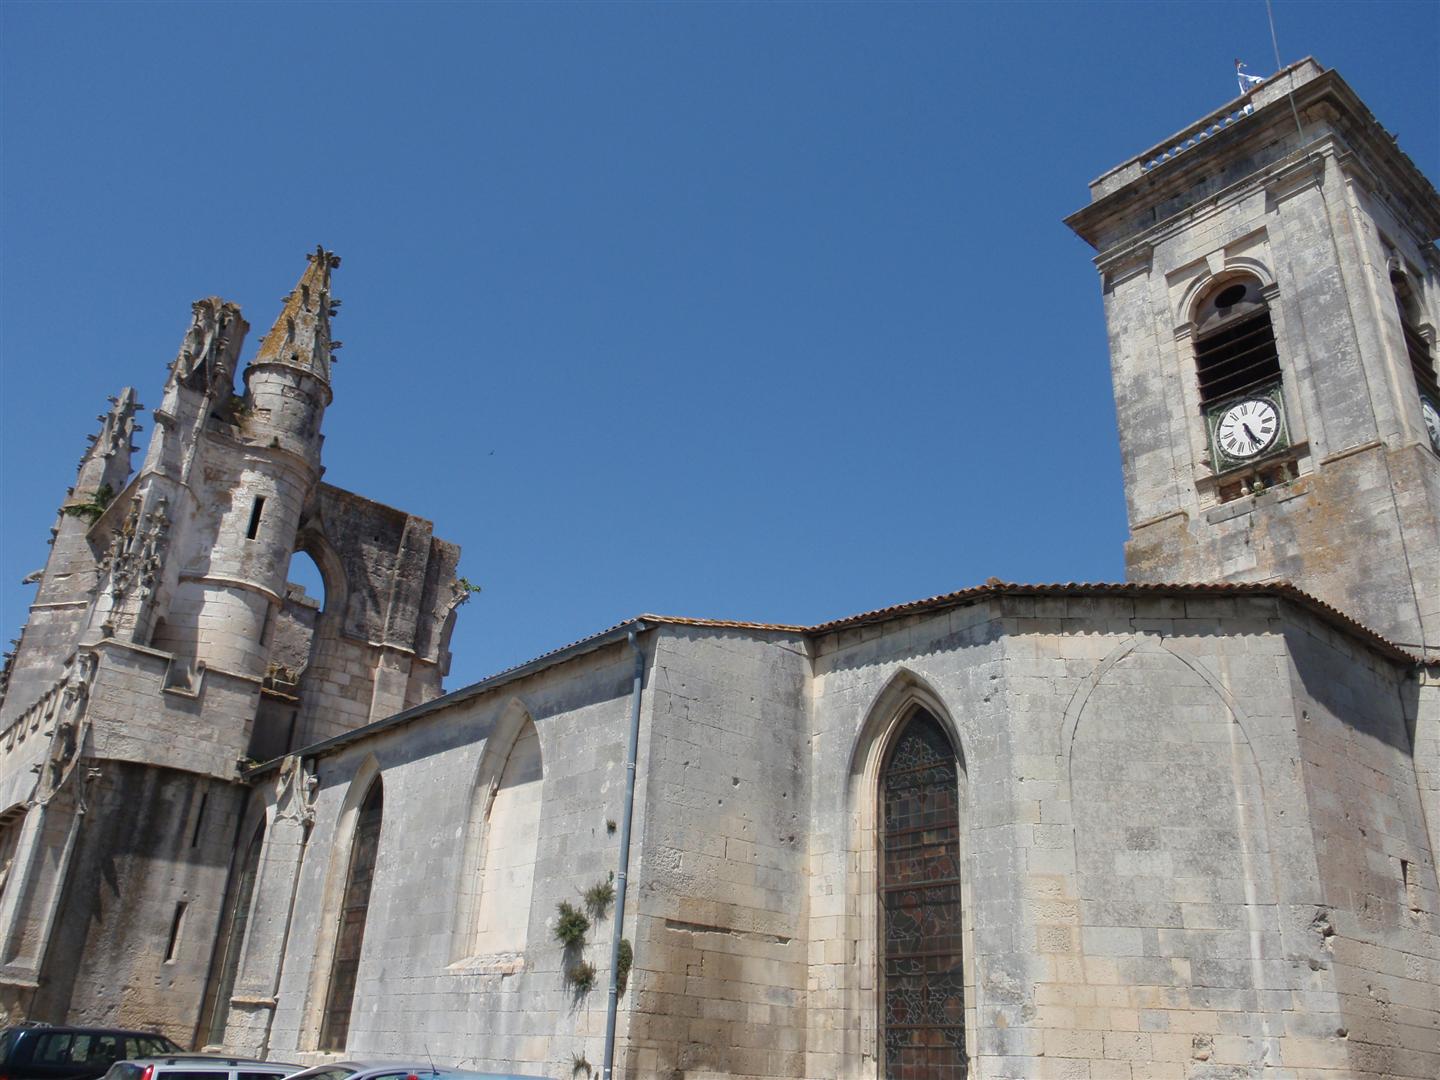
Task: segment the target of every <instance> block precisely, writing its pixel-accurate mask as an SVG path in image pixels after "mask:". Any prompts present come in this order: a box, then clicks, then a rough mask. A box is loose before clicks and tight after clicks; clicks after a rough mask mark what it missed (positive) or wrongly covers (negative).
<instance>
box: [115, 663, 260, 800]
mask: <svg viewBox="0 0 1440 1080" xmlns="http://www.w3.org/2000/svg"><path fill="white" fill-rule="evenodd" d="M94 651H95V652H96V653H97V654H98V656H99V658H100V663H99V667H98V669H97V671H96V675H95V684H94V688H93V690H92V691H91V696H90V705H89V715H90V722H91V733H90V739H91V742H90V748H91V749H90V752H91V753H92V754H93V755H94V756H95V757H98V758H102V759H111V760H117V761H131V762H135V763H138V764H151V765H155V766H158V767H161V768H170V769H181V770H185V771H188V772H194V773H197V774H201V775H208V776H213V777H217V778H223V779H227V780H238V778H239V772H238V769H237V763H238V762H239V761H240V759H241V758H242V757H243V756H244V754H245V751H246V749H247V747H248V746H249V741H250V727H251V724H252V722H253V717H254V716H255V711H256V707H257V703H258V698H259V693H260V680H259V679H247V678H240V677H237V676H234V675H230V674H227V673H225V672H222V671H212V670H208V669H204V668H201V669H194V668H191V667H189V666H188V665H186V664H185V663H184V662H183V661H178V660H176V659H175V658H174V657H172V656H170V655H169V654H167V653H161V652H157V651H155V650H153V649H146V648H142V647H140V646H137V645H126V644H124V643H122V642H118V641H102V642H101V643H99V644H98V645H96V646H95V647H94Z"/></svg>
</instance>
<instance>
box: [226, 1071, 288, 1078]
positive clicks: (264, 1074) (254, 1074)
mask: <svg viewBox="0 0 1440 1080" xmlns="http://www.w3.org/2000/svg"><path fill="white" fill-rule="evenodd" d="M235 1075H236V1080H275V1078H276V1077H277V1076H286V1075H288V1074H287V1073H286V1071H285V1070H284V1069H276V1070H274V1071H273V1072H242V1073H236V1074H235Z"/></svg>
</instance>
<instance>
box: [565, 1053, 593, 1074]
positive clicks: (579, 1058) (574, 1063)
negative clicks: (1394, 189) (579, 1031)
mask: <svg viewBox="0 0 1440 1080" xmlns="http://www.w3.org/2000/svg"><path fill="white" fill-rule="evenodd" d="M581 1073H584V1074H585V1075H586V1076H589V1075H590V1062H589V1061H588V1060H587V1059H586V1057H585V1055H584V1054H571V1055H570V1075H571V1076H579V1075H580V1074H581Z"/></svg>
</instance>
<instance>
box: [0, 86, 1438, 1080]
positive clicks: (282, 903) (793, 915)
mask: <svg viewBox="0 0 1440 1080" xmlns="http://www.w3.org/2000/svg"><path fill="white" fill-rule="evenodd" d="M1068 224H1069V226H1070V227H1071V228H1072V229H1074V230H1075V232H1076V233H1078V234H1079V235H1080V236H1081V237H1083V238H1084V239H1085V240H1086V241H1087V242H1089V243H1090V244H1091V245H1092V246H1093V247H1094V248H1095V249H1096V251H1097V252H1098V256H1097V259H1096V264H1097V266H1098V268H1099V271H1100V277H1101V284H1102V291H1103V295H1104V303H1105V317H1106V320H1107V323H1108V327H1109V341H1110V354H1111V365H1112V370H1113V376H1114V388H1115V400H1116V405H1117V416H1118V421H1119V429H1120V441H1121V449H1122V458H1123V462H1124V478H1123V479H1124V487H1125V492H1126V496H1127V504H1128V512H1129V523H1130V539H1129V542H1128V544H1127V547H1126V561H1127V568H1128V580H1127V581H1126V582H1125V583H1120V584H1090V585H1081V584H1067V585H1016V584H1007V583H1003V582H999V581H995V580H993V579H992V580H991V581H989V582H988V583H986V584H982V585H977V586H976V587H974V588H971V589H966V590H964V591H962V592H957V593H952V594H949V595H945V596H936V597H931V598H928V599H924V600H918V601H915V602H912V603H906V604H900V605H898V606H895V607H891V608H886V609H883V610H879V611H872V612H867V613H865V614H860V615H856V616H854V617H851V618H847V619H842V620H839V621H836V622H832V623H826V624H822V625H818V626H783V625H764V624H751V623H735V622H723V621H715V620H707V619H692V618H674V617H658V616H649V615H645V616H640V617H638V618H635V619H633V620H630V621H629V622H626V623H623V624H621V625H618V626H615V627H611V628H610V629H608V630H603V631H601V632H599V633H596V634H594V635H592V636H591V637H588V638H585V639H583V640H581V641H577V642H575V643H573V644H570V645H567V646H565V647H563V648H559V649H557V650H555V651H554V652H551V653H548V654H546V655H544V656H542V657H539V658H537V659H535V660H533V661H530V662H529V663H526V664H523V665H521V666H519V667H516V668H513V669H511V670H509V671H505V672H502V673H500V674H498V675H495V676H493V677H491V678H488V679H486V680H484V681H482V682H479V683H476V684H474V685H472V686H467V687H464V688H463V689H459V690H456V691H453V692H451V693H448V694H442V693H441V677H442V676H443V674H444V673H445V669H446V666H447V661H448V652H447V650H448V642H449V637H450V629H451V627H452V625H453V620H454V618H455V614H456V610H457V608H458V607H459V605H460V603H461V602H462V601H463V600H464V599H465V597H466V595H467V590H466V588H465V587H464V583H463V582H462V581H458V580H457V578H456V576H455V575H456V562H457V558H458V549H457V547H456V546H455V545H454V544H451V543H448V542H446V541H443V540H440V539H438V538H437V537H436V536H435V535H434V532H433V530H432V526H431V524H430V522H428V521H426V520H424V519H423V518H420V517H416V516H414V515H412V514H409V513H406V512H403V511H400V510H396V509H393V508H391V507H388V506H382V505H380V504H378V503H375V502H372V501H370V500H368V499H366V498H364V497H363V496H360V495H357V494H353V493H350V492H347V491H342V490H339V489H338V488H335V487H332V486H330V485H328V484H326V483H324V482H323V481H322V480H321V441H322V439H321V434H320V429H321V421H322V418H323V415H324V412H325V410H326V408H327V407H328V406H329V404H330V401H331V387H332V371H331V359H332V353H333V351H334V349H335V348H336V347H337V346H338V342H334V341H332V340H331V337H330V320H331V318H332V316H334V314H335V308H336V306H337V304H338V301H336V300H335V299H334V298H333V297H332V295H331V292H330V288H331V275H332V272H333V271H334V270H335V268H336V267H337V266H338V265H339V260H338V259H337V258H335V257H334V256H333V255H331V254H330V253H328V252H326V251H325V250H323V249H321V250H317V251H316V252H315V253H314V255H312V256H311V257H310V261H309V265H308V267H307V268H306V270H305V273H304V276H303V277H302V278H301V279H300V282H299V284H298V285H297V286H296V288H295V290H294V292H292V293H291V294H290V295H289V297H288V298H287V300H286V302H285V307H284V310H283V311H282V312H281V314H280V316H279V318H278V319H276V321H275V323H274V326H273V328H272V329H271V330H270V331H269V333H268V334H267V335H266V336H265V337H264V339H263V340H262V341H261V343H260V346H259V349H258V351H257V352H256V354H255V356H254V359H252V360H251V361H250V362H249V363H248V365H246V366H245V367H244V369H243V376H244V378H243V383H244V390H243V392H241V393H237V392H236V390H235V383H234V376H235V372H236V369H237V366H238V365H239V361H240V354H241V347H242V342H243V339H244V337H245V332H246V324H245V321H244V320H243V319H242V317H241V314H240V312H239V310H238V309H237V308H236V307H235V306H234V305H233V304H230V303H227V302H225V301H223V300H220V299H218V298H210V299H207V300H202V301H200V302H198V303H196V304H195V305H194V309H193V318H192V321H191V325H190V329H189V331H188V333H187V334H186V337H185V339H184V342H183V345H182V347H181V350H180V353H179V355H178V357H177V358H176V360H175V362H174V364H173V365H172V366H171V368H170V371H169V377H168V380H167V382H166V384H165V388H164V392H163V396H162V397H161V399H160V401H159V404H158V406H157V407H155V408H154V409H153V410H152V416H153V425H152V428H153V429H152V432H151V437H150V442H149V445H148V448H147V450H146V452H145V455H144V458H143V460H142V461H141V462H140V464H139V467H138V468H137V469H133V470H132V460H131V454H132V452H138V451H136V449H135V448H134V447H132V445H131V440H132V436H133V434H134V432H135V431H136V430H137V429H136V427H135V423H134V416H135V413H136V411H137V410H138V409H139V408H140V406H139V405H138V404H137V402H136V399H135V394H134V392H133V391H131V390H125V391H123V392H122V393H121V394H120V395H119V396H118V397H116V398H114V399H112V400H113V407H112V408H111V409H110V411H109V413H108V414H107V415H106V416H105V417H104V418H103V422H102V427H101V430H100V432H99V434H98V436H97V437H96V438H95V439H94V442H93V444H92V445H91V446H90V448H89V449H88V450H87V452H86V454H85V456H84V459H83V460H82V462H81V465H80V471H79V476H78V478H77V481H76V484H75V487H74V488H73V489H72V491H71V492H70V494H69V496H68V497H67V498H66V500H65V502H64V505H63V507H62V510H61V513H60V515H59V517H58V519H57V522H56V526H55V529H54V536H53V540H52V544H51V551H50V555H49V560H48V562H47V563H46V565H45V569H44V571H43V573H42V574H40V575H39V578H38V581H39V584H38V591H37V593H36V596H35V602H34V605H33V607H32V609H31V614H30V619H29V622H28V624H27V626H26V627H25V630H24V634H23V636H22V638H21V639H20V641H19V643H18V646H17V648H16V651H15V653H14V654H13V656H12V657H11V658H10V660H9V662H8V665H7V669H6V675H7V680H8V681H7V685H6V689H5V697H4V701H3V712H0V866H3V867H4V870H3V881H0V1007H3V1009H4V1010H5V1011H6V1012H7V1013H8V1015H9V1016H10V1017H12V1018H18V1017H32V1018H38V1019H42V1020H50V1021H56V1022H58V1021H64V1020H69V1021H72V1022H83V1023H94V1024H99V1023H105V1024H127V1025H129V1024H146V1025H159V1026H160V1027H162V1028H163V1029H164V1030H165V1031H166V1032H168V1033H169V1034H170V1035H172V1036H173V1037H175V1038H176V1039H178V1040H180V1041H182V1042H186V1043H190V1044H193V1045H196V1046H200V1045H212V1046H223V1047H225V1048H227V1049H229V1050H233V1051H243V1052H245V1053H249V1054H257V1055H265V1056H272V1057H275V1058H278V1059H282V1060H291V1061H306V1062H318V1061H325V1060H333V1059H335V1058H336V1057H337V1056H338V1055H341V1054H348V1055H351V1056H382V1057H386V1056H388V1057H399V1056H406V1055H409V1056H418V1057H422V1058H423V1056H424V1055H427V1054H428V1055H429V1056H431V1057H433V1058H434V1059H435V1060H437V1061H449V1062H456V1063H461V1064H464V1065H467V1066H472V1067H480V1068H484V1067H498V1066H502V1065H509V1066H511V1067H517V1068H518V1069H519V1070H520V1071H528V1072H534V1073H543V1074H546V1075H549V1076H552V1077H571V1076H587V1075H594V1076H597V1077H599V1076H603V1075H610V1070H611V1068H612V1067H613V1075H615V1076H623V1077H629V1078H637V1080H638V1078H651V1077H657V1078H665V1080H671V1078H674V1080H680V1078H686V1080H707V1078H719V1077H743V1078H766V1080H771V1078H774V1080H779V1078H800V1077H806V1078H815V1080H821V1078H836V1077H845V1078H861V1077H889V1078H895V1080H920V1078H923V1080H959V1078H961V1077H969V1078H982V1077H983V1078H1021V1077H1027V1078H1028V1077H1036V1078H1046V1077H1054V1078H1062V1077H1085V1078H1090V1080H1105V1078H1126V1080H1143V1078H1171V1077H1173V1078H1181V1077H1185V1078H1196V1080H1199V1078H1209V1080H1221V1078H1235V1077H1250V1076H1266V1077H1275V1078H1281V1077H1286V1078H1300V1077H1331V1078H1337V1080H1338V1078H1352V1077H1415V1078H1422V1077H1423V1078H1433V1077H1435V1076H1440V893H1437V884H1436V862H1435V855H1436V843H1435V838H1437V837H1440V413H1437V408H1440V387H1437V360H1436V354H1437V344H1436V324H1437V321H1440V253H1437V250H1436V247H1435V240H1436V238H1437V237H1440V195H1437V193H1436V191H1435V189H1434V188H1433V187H1432V186H1431V184H1430V183H1429V182H1428V181H1427V180H1426V179H1425V178H1424V177H1423V176H1422V175H1421V174H1420V173H1419V172H1418V171H1417V170H1416V168H1415V167H1414V165H1413V164H1412V163H1411V162H1410V160H1409V159H1408V158H1407V157H1406V156H1405V154H1404V153H1403V152H1402V151H1401V150H1400V149H1399V147H1398V146H1397V145H1396V143H1395V141H1394V140H1393V139H1392V138H1391V137H1390V136H1389V135H1388V134H1387V133H1386V131H1385V130H1384V128H1383V127H1381V125H1380V124H1379V123H1378V122H1377V121H1376V120H1375V118H1374V117H1373V116H1372V115H1371V114H1370V113H1369V111H1368V110H1367V109H1366V107H1365V105H1364V104H1363V103H1362V102H1361V101H1360V100H1359V99H1358V98H1357V97H1356V95H1355V94H1354V92H1353V91H1352V90H1351V89H1350V88H1349V87H1348V86H1347V85H1346V83H1345V82H1344V81H1343V80H1342V79H1341V78H1340V77H1339V76H1338V75H1337V74H1335V73H1334V72H1331V71H1326V70H1325V69H1323V68H1322V67H1321V66H1320V65H1318V64H1317V63H1315V62H1314V61H1313V60H1304V61H1301V62H1299V63H1297V64H1294V65H1291V66H1290V67H1288V68H1286V69H1284V70H1283V71H1281V72H1279V73H1277V74H1276V75H1275V76H1273V77H1271V78H1270V79H1268V80H1266V81H1265V82H1263V83H1261V84H1260V85H1258V86H1257V87H1255V88H1254V89H1252V90H1251V91H1250V92H1248V93H1247V94H1246V95H1245V96H1243V97H1241V98H1239V99H1237V100H1235V101H1232V102H1230V103H1229V104H1227V105H1226V106H1225V107H1224V108H1222V109H1221V110H1219V111H1218V112H1216V113H1214V114H1212V115H1210V116H1206V117H1204V118H1203V119H1201V120H1199V121H1197V122H1196V123H1193V124H1191V125H1190V126H1188V127H1186V128H1184V129H1183V130H1181V131H1180V132H1179V133H1178V134H1176V135H1173V136H1171V137H1170V138H1168V139H1166V140H1165V141H1164V142H1162V143H1160V144H1158V145H1157V146H1155V147H1153V148H1151V149H1149V150H1147V151H1145V152H1144V153H1142V154H1139V155H1138V156H1136V157H1135V158H1133V159H1132V160H1130V161H1127V162H1125V163H1124V164H1122V165H1119V166H1118V167H1116V168H1114V169H1112V170H1110V171H1109V172H1107V173H1105V174H1104V175H1103V176H1101V177H1100V178H1099V179H1098V180H1096V181H1095V182H1094V183H1092V184H1091V186H1090V201H1089V204H1088V205H1087V206H1086V207H1085V208H1084V209H1082V210H1080V211H1079V212H1077V213H1076V214H1074V215H1073V216H1072V217H1071V218H1070V219H1069V220H1068ZM297 551H303V552H306V553H308V554H309V555H310V556H311V557H312V558H313V559H314V561H315V562H316V564H317V565H318V567H319V568H320V571H321V574H322V576H323V578H324V583H325V599H324V603H323V606H322V605H321V604H319V603H317V602H316V601H315V600H312V599H311V598H309V597H308V596H306V595H305V593H304V591H303V590H302V589H300V588H298V587H296V586H293V585H287V573H288V570H289V566H290V560H291V557H292V554H293V553H295V552H297Z"/></svg>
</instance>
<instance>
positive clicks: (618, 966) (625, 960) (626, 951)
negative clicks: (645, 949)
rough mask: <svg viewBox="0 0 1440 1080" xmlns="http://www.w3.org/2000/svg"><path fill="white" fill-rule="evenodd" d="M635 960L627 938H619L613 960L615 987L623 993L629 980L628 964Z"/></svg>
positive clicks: (633, 951)
mask: <svg viewBox="0 0 1440 1080" xmlns="http://www.w3.org/2000/svg"><path fill="white" fill-rule="evenodd" d="M634 962H635V950H634V949H632V948H631V947H630V939H629V938H623V937H622V938H621V939H620V949H619V952H618V955H617V957H616V961H615V989H616V990H617V991H618V992H619V993H621V994H623V993H625V987H626V985H627V984H628V983H629V982H630V965H631V964H633V963H634Z"/></svg>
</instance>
